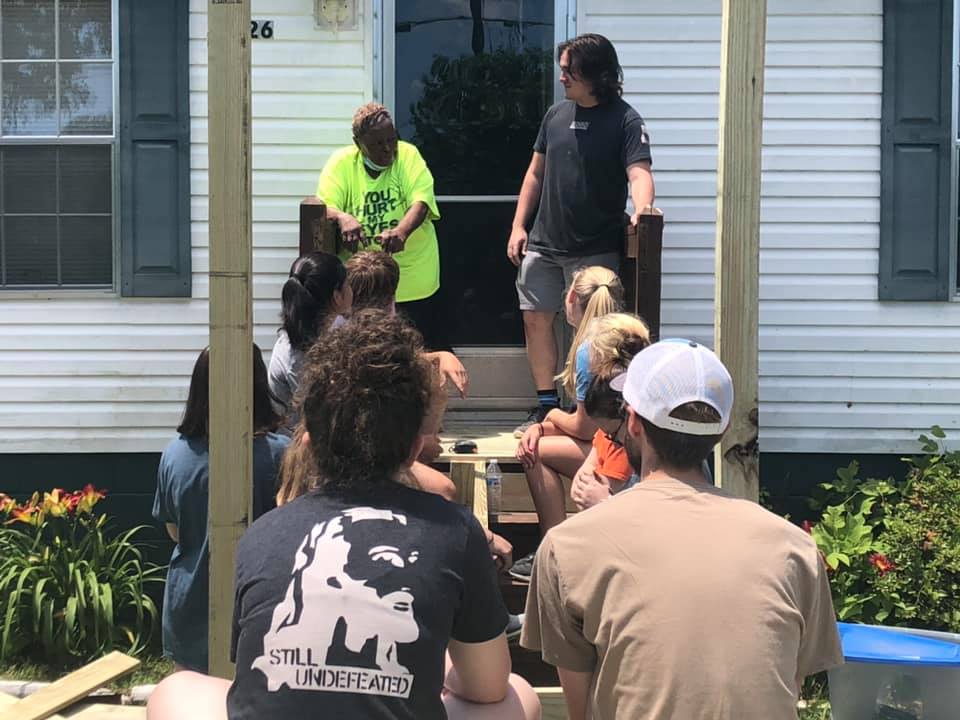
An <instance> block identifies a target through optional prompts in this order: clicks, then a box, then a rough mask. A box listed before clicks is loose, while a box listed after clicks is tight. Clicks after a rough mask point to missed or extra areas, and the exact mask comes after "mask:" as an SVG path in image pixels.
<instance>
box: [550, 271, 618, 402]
mask: <svg viewBox="0 0 960 720" xmlns="http://www.w3.org/2000/svg"><path fill="white" fill-rule="evenodd" d="M570 289H571V290H573V294H574V295H575V296H576V302H577V305H578V306H579V307H580V308H581V309H582V310H583V318H581V320H580V324H579V325H577V332H576V334H575V335H574V336H573V342H572V343H571V345H570V352H568V353H567V362H566V365H564V367H563V372H562V373H560V374H559V375H557V380H559V381H560V382H561V383H563V387H564V389H565V390H566V391H567V392H568V393H569V394H570V395H573V394H574V393H575V392H576V387H577V348H579V347H580V345H581V344H582V343H583V342H584V340H585V339H586V337H587V332H588V330H589V328H590V323H592V322H593V321H594V320H596V319H597V318H601V317H603V316H604V315H608V314H609V313H612V312H617V311H619V310H620V309H622V307H623V285H622V284H621V283H620V278H618V277H617V274H616V273H615V272H613V270H610V269H609V268H605V267H601V266H599V265H592V266H590V267H585V268H581V269H580V270H577V271H576V272H575V273H574V274H573V281H572V282H571V283H570Z"/></svg>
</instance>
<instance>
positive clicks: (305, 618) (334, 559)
mask: <svg viewBox="0 0 960 720" xmlns="http://www.w3.org/2000/svg"><path fill="white" fill-rule="evenodd" d="M374 523H376V525H377V526H374V525H373V524H374ZM406 524H407V518H406V516H405V515H401V514H398V513H395V512H393V511H390V510H377V509H374V508H369V507H360V508H351V509H349V510H345V511H344V512H342V513H341V514H339V515H337V516H335V517H334V518H332V519H330V520H327V521H324V522H321V523H317V524H316V525H314V526H313V528H312V529H311V530H310V532H309V533H308V535H307V536H306V537H305V538H304V539H303V542H302V543H301V544H300V547H299V548H298V549H297V552H296V557H295V560H294V566H293V572H292V577H291V579H290V584H289V586H288V587H287V592H286V595H285V597H284V599H283V600H282V601H281V602H280V603H279V604H278V605H277V607H276V608H275V609H274V611H273V619H272V622H271V624H270V629H269V630H268V631H267V633H266V635H265V636H264V638H263V655H261V656H260V657H258V658H256V659H255V660H254V661H253V665H252V667H253V669H255V670H259V671H260V672H262V673H263V674H264V675H265V676H266V678H267V690H268V691H270V692H276V691H278V690H280V688H281V687H283V686H284V685H286V686H287V687H289V688H291V689H294V690H316V691H325V692H341V693H358V694H363V695H384V696H388V697H400V698H409V697H410V691H411V689H412V687H413V674H412V673H411V671H410V669H409V668H408V667H406V666H405V665H403V664H402V663H401V662H400V661H399V659H398V657H397V650H398V646H400V645H403V644H407V643H413V642H415V641H416V640H417V639H418V638H419V637H420V627H419V625H418V624H417V621H416V619H415V617H414V613H413V605H414V597H413V594H412V593H411V590H410V588H409V587H406V586H403V585H402V584H400V583H398V582H396V576H397V575H400V576H401V577H402V574H403V573H402V572H399V573H397V572H392V571H393V570H401V571H402V570H403V569H405V568H409V567H410V566H411V565H413V564H414V563H416V561H417V558H418V556H419V551H417V550H413V549H410V548H402V547H399V546H398V545H399V544H400V543H399V542H397V538H400V537H402V536H403V534H402V533H396V532H391V530H395V529H399V527H398V526H406ZM371 538H377V539H376V541H373V542H371ZM384 570H387V571H388V572H384ZM384 578H386V579H387V580H386V582H385V581H384ZM391 582H393V583H394V586H391Z"/></svg>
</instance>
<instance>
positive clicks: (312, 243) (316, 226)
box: [300, 196, 340, 255]
mask: <svg viewBox="0 0 960 720" xmlns="http://www.w3.org/2000/svg"><path fill="white" fill-rule="evenodd" d="M314 250H323V251H324V252H328V253H333V254H334V255H336V254H337V253H338V252H339V251H340V238H339V232H338V228H337V224H336V223H335V222H333V221H332V220H329V219H328V218H327V206H326V205H324V204H323V200H321V199H320V198H318V197H313V196H311V197H306V198H304V199H303V200H301V201H300V255H306V254H307V253H308V252H313V251H314Z"/></svg>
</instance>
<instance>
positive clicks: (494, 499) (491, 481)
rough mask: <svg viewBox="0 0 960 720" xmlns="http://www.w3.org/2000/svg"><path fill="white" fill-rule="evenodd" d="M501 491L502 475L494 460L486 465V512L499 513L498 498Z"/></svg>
mask: <svg viewBox="0 0 960 720" xmlns="http://www.w3.org/2000/svg"><path fill="white" fill-rule="evenodd" d="M502 489H503V473H502V472H500V466H499V465H498V464H497V461H496V460H491V461H490V462H488V463H487V511H488V512H489V513H491V514H495V513H498V512H500V498H501V493H502Z"/></svg>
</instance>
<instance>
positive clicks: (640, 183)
mask: <svg viewBox="0 0 960 720" xmlns="http://www.w3.org/2000/svg"><path fill="white" fill-rule="evenodd" d="M627 178H628V179H629V180H630V198H631V199H632V200H633V215H632V216H631V218H630V222H631V224H633V225H636V224H637V216H638V215H640V214H641V213H643V211H644V209H645V208H647V207H650V206H652V205H653V200H654V198H655V197H656V189H655V187H654V183H653V170H652V169H651V165H650V161H649V160H641V161H640V162H636V163H634V164H633V165H631V166H630V167H628V168H627Z"/></svg>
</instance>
